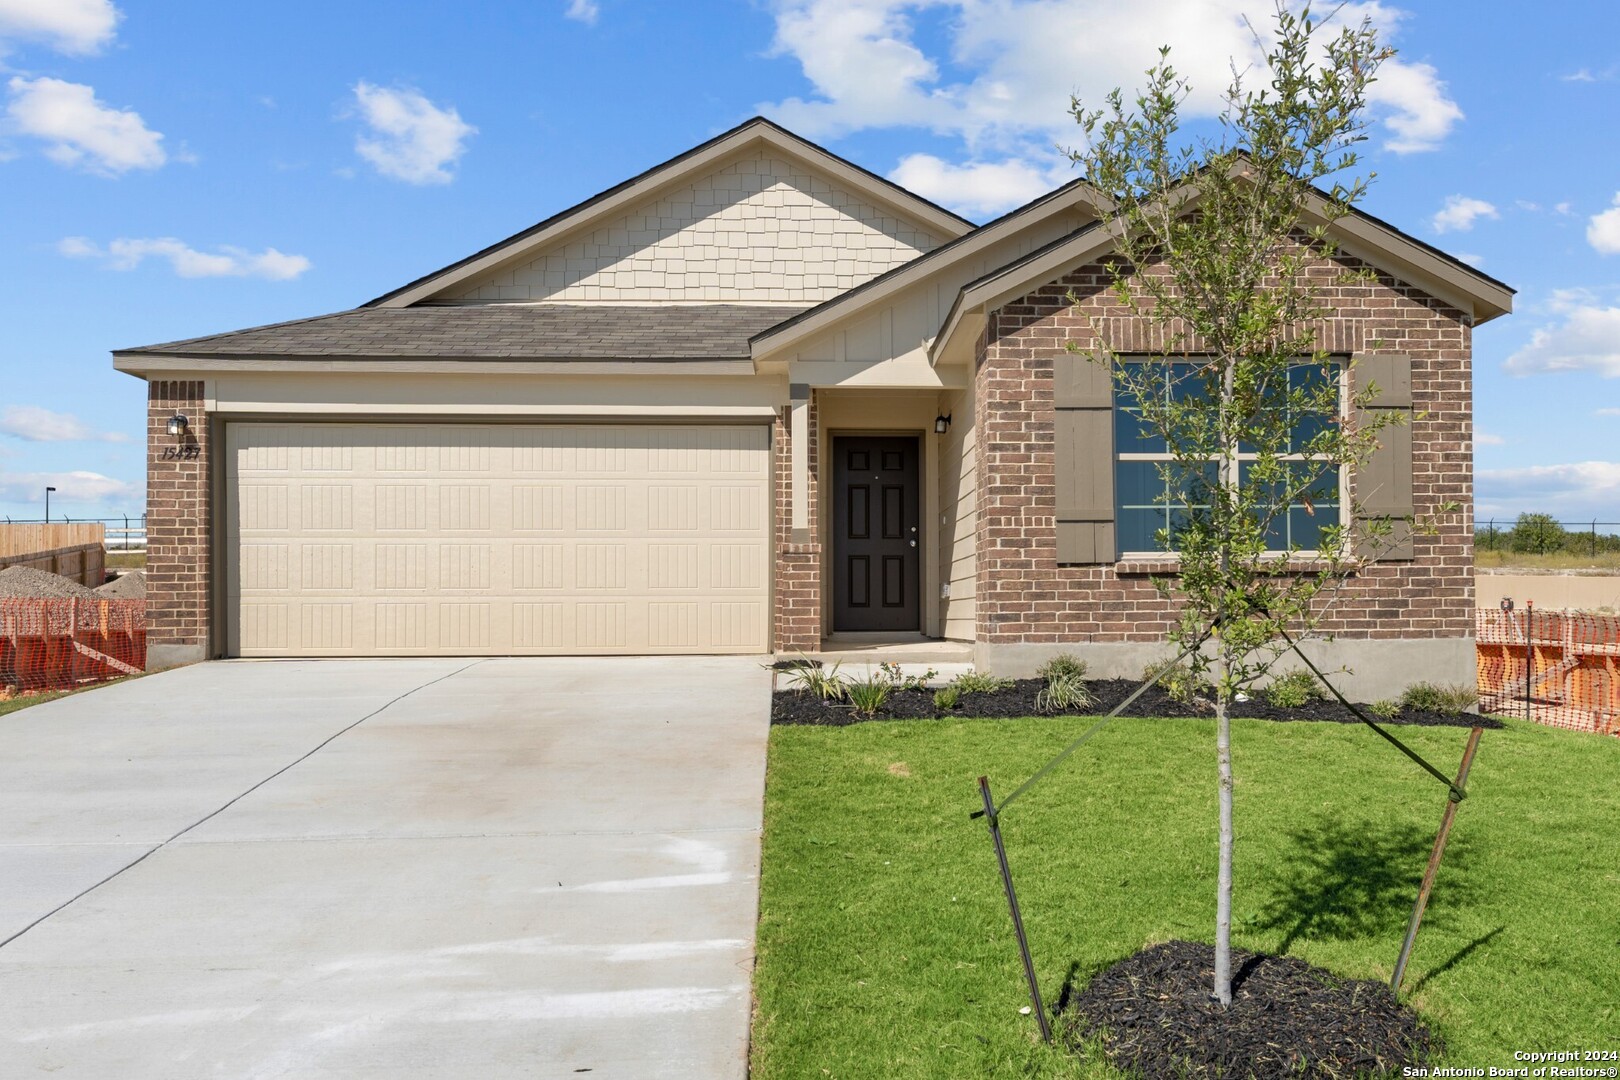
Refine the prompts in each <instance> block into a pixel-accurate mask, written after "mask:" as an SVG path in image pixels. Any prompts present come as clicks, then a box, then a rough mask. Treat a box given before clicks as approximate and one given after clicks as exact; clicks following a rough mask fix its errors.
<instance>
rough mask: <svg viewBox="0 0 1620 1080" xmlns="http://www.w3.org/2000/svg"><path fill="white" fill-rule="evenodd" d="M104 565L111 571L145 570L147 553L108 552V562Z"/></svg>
mask: <svg viewBox="0 0 1620 1080" xmlns="http://www.w3.org/2000/svg"><path fill="white" fill-rule="evenodd" d="M103 565H105V566H106V567H107V569H109V570H112V569H119V570H145V569H146V552H144V551H109V552H107V561H106V562H105V563H104V564H103Z"/></svg>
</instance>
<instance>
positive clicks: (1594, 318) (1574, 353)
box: [1503, 290, 1620, 379]
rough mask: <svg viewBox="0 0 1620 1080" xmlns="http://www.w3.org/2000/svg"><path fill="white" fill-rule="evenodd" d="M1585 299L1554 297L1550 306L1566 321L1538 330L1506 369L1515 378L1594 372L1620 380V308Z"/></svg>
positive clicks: (1572, 292)
mask: <svg viewBox="0 0 1620 1080" xmlns="http://www.w3.org/2000/svg"><path fill="white" fill-rule="evenodd" d="M1586 299H1587V298H1586V297H1583V296H1582V295H1581V293H1580V291H1579V290H1568V291H1565V292H1562V293H1556V294H1554V297H1553V300H1552V302H1551V307H1552V309H1553V310H1554V311H1556V312H1559V313H1560V314H1562V315H1563V316H1564V321H1563V322H1562V323H1559V324H1557V325H1554V326H1543V327H1541V328H1540V329H1538V330H1537V331H1536V332H1535V333H1534V334H1532V335H1531V337H1530V343H1529V344H1528V345H1526V346H1525V347H1524V348H1522V349H1520V350H1519V351H1518V352H1516V353H1514V354H1513V355H1512V356H1510V357H1508V358H1507V362H1506V363H1505V364H1504V365H1503V367H1504V368H1505V369H1506V370H1508V371H1510V372H1512V373H1513V374H1515V375H1529V374H1533V373H1537V372H1545V371H1593V372H1596V373H1597V374H1599V375H1602V376H1604V377H1605V378H1610V379H1616V378H1620V307H1605V306H1602V305H1600V304H1596V303H1591V302H1582V301H1583V300H1586Z"/></svg>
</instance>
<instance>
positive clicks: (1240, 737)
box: [752, 719, 1620, 1080]
mask: <svg viewBox="0 0 1620 1080" xmlns="http://www.w3.org/2000/svg"><path fill="white" fill-rule="evenodd" d="M1087 724H1089V721H1081V720H1073V719H1025V720H1008V721H999V720H942V721H907V722H891V723H869V724H861V725H856V726H853V727H848V728H814V727H778V728H774V729H773V730H772V732H771V742H770V769H769V777H768V782H767V791H766V814H765V844H764V865H763V877H762V882H761V889H762V895H761V903H760V928H759V945H758V953H759V958H758V967H757V970H756V974H755V987H756V992H757V998H758V1004H757V1011H756V1017H755V1023H754V1044H753V1052H752V1053H753V1067H754V1073H753V1075H754V1076H755V1077H756V1078H760V1080H771V1078H781V1080H787V1078H792V1080H799V1078H802V1077H842V1078H862V1077H891V1076H904V1077H913V1076H915V1077H971V1078H978V1077H1071V1076H1094V1075H1102V1074H1104V1073H1105V1072H1106V1071H1107V1070H1104V1069H1100V1068H1097V1067H1090V1068H1087V1067H1083V1066H1081V1065H1080V1064H1079V1063H1078V1062H1077V1061H1075V1060H1074V1059H1072V1058H1070V1057H1068V1056H1067V1055H1064V1054H1062V1053H1059V1052H1054V1051H1048V1050H1046V1049H1044V1048H1043V1047H1041V1046H1039V1045H1038V1043H1037V1042H1036V1041H1035V1040H1034V1035H1033V1033H1034V1024H1033V1021H1032V1019H1030V1018H1029V1017H1022V1016H1020V1015H1019V1014H1018V1009H1019V1008H1020V1006H1022V1005H1024V1004H1026V1003H1027V999H1026V998H1025V995H1024V989H1023V984H1022V976H1021V973H1020V968H1019V964H1018V959H1017V952H1016V949H1015V946H1014V942H1013V937H1012V930H1011V924H1010V920H1009V917H1008V914H1007V908H1006V903H1005V900H1004V899H1003V896H1002V893H1001V886H1000V880H999V877H998V875H997V873H996V869H995V860H994V855H993V854H992V852H991V848H990V845H989V840H988V837H987V834H986V830H985V827H984V824H983V822H982V821H970V820H969V819H968V813H969V811H971V810H973V809H974V808H975V807H976V805H977V803H978V796H977V791H976V789H975V786H974V779H975V777H977V776H978V775H979V774H981V773H986V774H988V775H989V776H990V778H991V781H992V783H993V784H994V785H995V786H996V787H997V789H998V791H999V792H1000V793H1003V794H1004V793H1006V792H1007V791H1010V790H1011V789H1012V788H1013V787H1014V786H1015V785H1016V784H1017V783H1018V782H1020V781H1022V780H1023V779H1024V777H1025V776H1027V775H1028V774H1029V773H1030V772H1032V771H1033V770H1034V769H1035V768H1037V767H1038V766H1039V765H1041V764H1042V763H1043V762H1044V761H1045V760H1046V759H1047V758H1048V756H1049V755H1051V754H1052V753H1053V752H1055V751H1056V750H1058V749H1060V748H1061V747H1062V746H1063V745H1064V744H1065V743H1066V742H1067V741H1068V740H1070V739H1071V738H1073V737H1075V736H1076V735H1077V734H1079V733H1080V732H1081V731H1083V730H1084V728H1085V726H1086V725H1087ZM1400 735H1401V737H1402V738H1403V739H1404V740H1406V741H1408V742H1409V743H1410V744H1411V745H1412V746H1413V747H1414V748H1415V749H1417V750H1418V752H1420V753H1422V754H1424V755H1426V756H1429V757H1431V758H1432V759H1433V760H1435V761H1436V762H1437V763H1438V764H1439V765H1440V767H1441V769H1442V771H1445V772H1447V773H1449V772H1452V771H1453V770H1454V769H1455V767H1456V762H1457V760H1458V758H1459V757H1460V755H1461V753H1462V747H1463V743H1464V741H1465V739H1466V738H1467V731H1466V730H1465V729H1460V728H1448V729H1423V728H1402V729H1400ZM1233 746H1234V749H1233V753H1234V760H1235V763H1236V770H1237V777H1238V780H1237V789H1236V798H1237V807H1236V823H1237V834H1238V847H1237V885H1236V897H1235V927H1234V932H1233V937H1234V944H1235V945H1237V946H1238V947H1240V948H1248V949H1263V950H1268V951H1285V952H1288V953H1292V954H1294V955H1297V956H1300V957H1302V958H1304V959H1306V960H1308V961H1310V962H1312V963H1315V964H1320V965H1323V966H1325V967H1328V968H1331V969H1332V970H1334V971H1337V972H1340V973H1342V974H1345V975H1348V976H1353V977H1358V978H1370V979H1387V978H1388V977H1389V974H1390V971H1391V969H1392V968H1393V966H1394V962H1395V956H1396V952H1397V951H1398V949H1399V947H1400V941H1401V936H1402V933H1403V932H1404V930H1405V925H1406V918H1407V914H1408V912H1409V910H1410V906H1411V903H1412V898H1413V895H1414V893H1415V892H1416V888H1417V882H1418V879H1419V876H1420V875H1421V873H1422V869H1423V864H1424V861H1425V859H1426V858H1427V855H1428V849H1429V845H1430V844H1431V842H1432V840H1433V836H1434V831H1435V828H1436V827H1437V826H1438V824H1439V819H1440V814H1441V811H1442V809H1443V807H1444V801H1445V793H1444V789H1443V788H1442V787H1441V786H1440V785H1439V784H1438V783H1437V782H1436V781H1435V780H1433V779H1432V778H1431V777H1429V776H1427V775H1426V774H1424V773H1422V772H1421V771H1419V770H1418V769H1417V768H1416V767H1415V766H1414V765H1412V764H1411V763H1410V762H1409V761H1407V760H1406V759H1405V758H1404V757H1402V756H1401V755H1400V754H1399V753H1397V752H1396V751H1395V750H1394V749H1393V748H1392V747H1390V746H1389V745H1388V744H1386V743H1384V742H1383V741H1382V740H1381V739H1379V738H1378V737H1377V736H1376V735H1374V734H1373V733H1372V732H1370V731H1368V730H1366V729H1365V728H1362V727H1359V726H1357V727H1350V726H1340V725H1337V724H1273V723H1266V722H1264V721H1236V722H1235V723H1234V734H1233ZM1469 789H1470V794H1471V797H1470V798H1469V800H1468V801H1467V802H1465V803H1464V804H1463V805H1462V807H1461V810H1460V812H1459V815H1458V820H1457V825H1456V827H1455V829H1454V831H1453V833H1452V841H1451V845H1450V848H1449V849H1448V851H1447V855H1446V863H1445V866H1444V868H1443V869H1442V872H1441V877H1440V881H1439V884H1438V886H1437V887H1436V889H1435V892H1434V898H1433V901H1432V902H1431V904H1430V907H1429V914H1428V916H1427V918H1426V920H1425V922H1424V925H1423V932H1422V934H1421V935H1420V937H1419V939H1418V946H1417V950H1416V952H1415V953H1414V955H1413V959H1412V963H1411V965H1410V967H1409V968H1408V971H1407V976H1406V978H1407V983H1406V985H1407V989H1408V992H1409V993H1410V992H1412V991H1414V989H1415V993H1414V994H1413V1000H1414V1001H1415V1003H1416V1004H1417V1006H1418V1008H1419V1009H1420V1010H1421V1011H1422V1012H1423V1014H1424V1015H1425V1016H1426V1017H1427V1018H1428V1019H1429V1020H1430V1022H1431V1023H1432V1024H1433V1026H1434V1027H1435V1028H1436V1030H1437V1031H1438V1032H1439V1033H1440V1035H1441V1036H1442V1037H1443V1038H1444V1039H1445V1041H1446V1043H1447V1045H1448V1047H1449V1051H1448V1054H1447V1057H1446V1063H1447V1064H1451V1065H1460V1066H1479V1067H1485V1066H1488V1065H1511V1064H1513V1061H1512V1054H1513V1051H1515V1050H1536V1049H1549V1050H1550V1049H1563V1048H1569V1047H1584V1048H1590V1049H1600V1048H1612V1047H1614V1046H1616V1045H1617V1044H1620V959H1617V958H1620V740H1616V739H1604V738H1600V737H1596V736H1591V735H1577V734H1572V733H1568V732H1561V731H1555V730H1551V729H1547V728H1540V727H1532V726H1529V725H1525V724H1522V723H1518V722H1514V723H1513V724H1512V726H1510V727H1509V728H1507V729H1506V730H1503V731H1486V732H1485V736H1484V739H1483V741H1482V743H1481V745H1480V751H1479V756H1478V758H1477V760H1476V763H1475V766H1474V772H1473V777H1472V779H1471V781H1470V784H1469ZM1003 826H1004V831H1005V833H1006V835H1007V839H1008V844H1009V858H1010V861H1011V863H1012V868H1013V873H1014V875H1015V876H1016V879H1017V885H1018V890H1019V895H1020V899H1021V900H1022V901H1023V904H1024V913H1025V914H1024V917H1025V921H1026V925H1027V926H1028V928H1029V932H1030V936H1031V944H1032V948H1033V950H1034V953H1035V961H1036V966H1037V969H1038V971H1039V974H1040V978H1041V983H1042V987H1043V990H1044V992H1045V994H1046V995H1047V1001H1048V1002H1049V1003H1050V1002H1052V1001H1053V1000H1055V999H1056V998H1058V996H1059V994H1060V992H1061V987H1062V986H1063V984H1064V982H1065V980H1066V978H1072V980H1073V981H1074V982H1076V983H1078V984H1079V985H1084V983H1085V981H1086V980H1087V979H1088V978H1089V977H1090V976H1091V975H1092V974H1094V973H1096V972H1097V971H1100V970H1101V969H1102V968H1104V967H1106V966H1108V965H1109V964H1110V963H1112V962H1114V961H1115V960H1118V959H1121V958H1123V957H1125V956H1127V955H1129V954H1130V953H1132V952H1134V951H1136V950H1137V949H1138V948H1140V947H1141V946H1142V945H1144V944H1146V943H1149V942H1156V941H1163V940H1168V939H1172V938H1188V939H1200V940H1204V941H1209V940H1212V937H1213V928H1214V892H1215V864H1216V843H1215V841H1216V834H1215V763H1214V724H1213V722H1210V721H1193V720H1175V721H1165V720H1157V721H1155V720H1119V721H1115V722H1114V723H1113V724H1111V725H1109V727H1107V728H1105V729H1104V730H1103V732H1102V733H1101V734H1100V735H1098V736H1097V737H1096V738H1095V739H1093V740H1092V742H1091V743H1090V744H1088V745H1087V746H1086V747H1085V748H1083V749H1082V750H1081V751H1080V752H1079V753H1077V754H1076V755H1075V756H1074V757H1072V758H1071V759H1069V761H1068V762H1066V763H1065V764H1064V765H1063V766H1061V767H1060V771H1059V772H1058V773H1056V774H1055V775H1054V776H1052V777H1050V778H1048V779H1047V780H1046V781H1044V782H1043V784H1042V785H1041V786H1039V787H1037V788H1035V789H1033V790H1032V791H1031V793H1030V794H1028V795H1026V796H1025V797H1024V798H1023V799H1022V800H1020V801H1019V802H1018V803H1016V804H1015V805H1014V806H1013V807H1011V808H1009V810H1008V811H1007V814H1006V816H1005V817H1004V818H1003Z"/></svg>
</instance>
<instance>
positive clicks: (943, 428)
mask: <svg viewBox="0 0 1620 1080" xmlns="http://www.w3.org/2000/svg"><path fill="white" fill-rule="evenodd" d="M951 415H952V414H950V413H945V414H943V415H941V416H936V417H934V434H935V435H943V434H945V433H946V432H947V431H949V430H951Z"/></svg>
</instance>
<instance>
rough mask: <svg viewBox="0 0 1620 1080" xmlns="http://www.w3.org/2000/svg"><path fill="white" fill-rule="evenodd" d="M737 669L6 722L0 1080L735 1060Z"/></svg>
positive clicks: (691, 668)
mask: <svg viewBox="0 0 1620 1080" xmlns="http://www.w3.org/2000/svg"><path fill="white" fill-rule="evenodd" d="M760 663H761V661H760V659H759V658H747V657H739V658H710V657H698V658H680V659H677V658H665V659H633V660H608V659H593V660H578V659H568V660H564V659H497V660H484V661H468V660H380V661H298V662H280V663H271V662H263V663H252V662H233V663H217V664H207V665H201V666H198V667H193V668H187V669H182V670H178V671H172V672H167V673H164V674H161V675H153V676H149V677H147V678H144V679H139V680H134V681H131V682H128V683H123V684H119V685H117V686H111V687H106V688H102V689H99V690H93V691H88V692H86V693H82V694H78V695H75V696H73V697H70V698H65V699H62V700H60V701H56V702H50V703H47V704H43V705H38V706H35V707H33V708H30V709H25V710H22V711H21V712H18V713H15V714H12V715H10V716H6V717H0V740H3V742H0V745H3V747H4V751H3V753H0V942H5V944H3V945H0V1076H4V1077H14V1076H16V1077H21V1076H36V1075H37V1076H46V1075H50V1076H52V1077H55V1078H58V1080H63V1078H69V1077H73V1078H79V1077H83V1078H94V1080H105V1078H107V1077H119V1078H120V1080H134V1078H137V1077H153V1078H162V1080H183V1078H190V1077H208V1078H235V1077H266V1078H268V1077H345V1078H351V1077H352V1078H359V1077H365V1078H376V1080H383V1078H388V1080H404V1078H410V1077H433V1078H436V1080H437V1078H446V1077H467V1078H480V1080H482V1078H489V1080H496V1078H503V1077H525V1078H527V1077H553V1076H556V1077H562V1076H568V1077H572V1076H577V1075H584V1076H590V1077H592V1078H593V1080H594V1078H599V1077H601V1078H607V1077H633V1078H637V1080H640V1078H645V1077H694V1078H703V1080H724V1078H730V1077H738V1078H740V1077H742V1076H743V1075H744V1074H745V1065H746V1061H745V1056H746V1045H747V1037H748V1013H749V1000H750V999H749V974H750V970H751V966H752V957H753V935H754V918H755V911H756V908H757V887H758V868H759V831H760V824H761V796H762V788H763V781H764V763H765V736H766V722H767V714H768V709H769V702H768V695H769V683H770V677H769V673H768V672H767V671H765V670H763V669H762V668H761V666H760ZM8 939H9V940H8Z"/></svg>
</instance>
